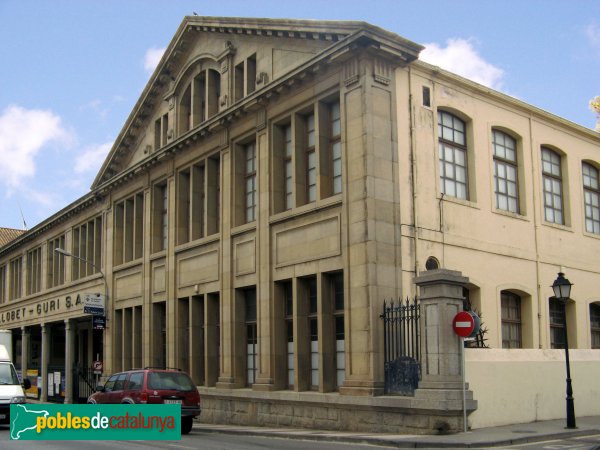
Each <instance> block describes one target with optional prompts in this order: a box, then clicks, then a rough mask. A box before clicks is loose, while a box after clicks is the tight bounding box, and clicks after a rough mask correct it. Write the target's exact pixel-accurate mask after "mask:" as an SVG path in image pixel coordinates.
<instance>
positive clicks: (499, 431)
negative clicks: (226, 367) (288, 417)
mask: <svg viewBox="0 0 600 450" xmlns="http://www.w3.org/2000/svg"><path fill="white" fill-rule="evenodd" d="M194 430H195V431H200V432H205V433H229V434H243V435H254V436H266V437H281V438H286V439H305V440H315V441H338V442H352V443H357V444H358V443H361V444H372V445H385V446H388V447H398V448H424V447H438V448H473V447H479V448H481V447H483V448H486V447H499V446H505V445H514V444H523V443H527V442H539V441H546V440H552V439H564V438H568V437H575V436H589V435H594V434H600V416H590V417H577V429H574V430H569V429H565V420H564V419H561V420H547V421H543V422H533V423H526V424H518V425H507V426H503V427H493V428H480V429H477V430H473V431H469V432H467V433H456V434H448V435H436V436H430V435H425V436H423V435H407V434H377V433H353V432H347V431H326V430H305V429H295V428H267V427H250V426H241V425H213V424H204V423H197V424H194Z"/></svg>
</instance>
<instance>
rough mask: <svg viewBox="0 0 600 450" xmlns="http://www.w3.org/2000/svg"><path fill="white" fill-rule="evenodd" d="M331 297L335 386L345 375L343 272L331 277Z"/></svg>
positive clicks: (341, 382) (338, 386) (340, 384)
mask: <svg viewBox="0 0 600 450" xmlns="http://www.w3.org/2000/svg"><path fill="white" fill-rule="evenodd" d="M331 290H332V298H333V320H334V327H335V373H336V387H337V388H338V389H339V388H340V387H341V386H342V384H343V383H344V377H345V375H346V338H345V332H344V274H343V273H336V274H334V275H333V276H332V277H331Z"/></svg>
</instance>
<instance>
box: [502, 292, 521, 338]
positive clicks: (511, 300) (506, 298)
mask: <svg viewBox="0 0 600 450" xmlns="http://www.w3.org/2000/svg"><path fill="white" fill-rule="evenodd" d="M500 304H501V310H502V348H523V339H522V337H521V336H522V330H521V325H522V322H521V297H520V296H518V295H517V294H514V293H512V292H510V291H502V292H501V293H500Z"/></svg>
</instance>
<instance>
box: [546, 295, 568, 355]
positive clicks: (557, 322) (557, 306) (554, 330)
mask: <svg viewBox="0 0 600 450" xmlns="http://www.w3.org/2000/svg"><path fill="white" fill-rule="evenodd" d="M549 309H550V347H551V348H565V319H566V318H565V306H564V305H563V304H562V303H561V302H560V300H558V299H556V298H551V299H550V304H549Z"/></svg>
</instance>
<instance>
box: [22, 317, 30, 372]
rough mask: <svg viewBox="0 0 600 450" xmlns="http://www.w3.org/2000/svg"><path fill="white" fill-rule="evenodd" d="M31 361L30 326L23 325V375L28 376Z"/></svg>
mask: <svg viewBox="0 0 600 450" xmlns="http://www.w3.org/2000/svg"><path fill="white" fill-rule="evenodd" d="M28 362H29V328H27V327H21V374H22V375H21V376H22V377H23V380H25V378H26V377H27V363H28Z"/></svg>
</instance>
